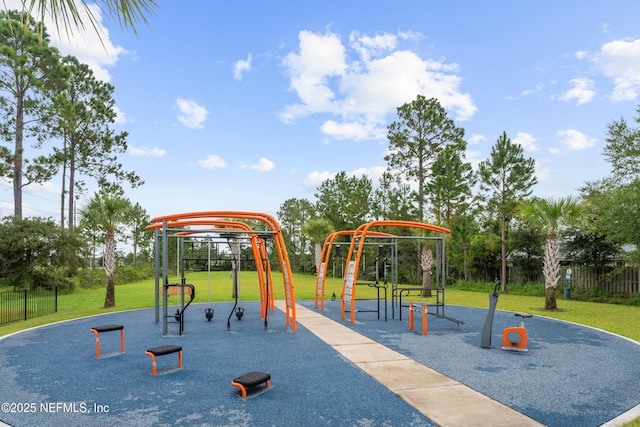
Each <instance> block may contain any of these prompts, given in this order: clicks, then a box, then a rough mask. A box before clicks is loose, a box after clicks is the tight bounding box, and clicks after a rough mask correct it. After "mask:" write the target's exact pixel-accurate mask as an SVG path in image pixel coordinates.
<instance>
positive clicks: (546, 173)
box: [535, 161, 552, 182]
mask: <svg viewBox="0 0 640 427" xmlns="http://www.w3.org/2000/svg"><path fill="white" fill-rule="evenodd" d="M551 173H552V170H551V169H549V168H544V167H542V166H541V165H540V162H538V161H536V163H535V175H536V178H537V179H538V181H540V182H544V181H549V180H550V179H551Z"/></svg>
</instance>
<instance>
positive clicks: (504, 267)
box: [500, 214, 507, 292]
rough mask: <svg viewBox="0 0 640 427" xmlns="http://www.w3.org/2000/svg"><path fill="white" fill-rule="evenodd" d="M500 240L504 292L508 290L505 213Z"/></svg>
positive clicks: (501, 279) (501, 278)
mask: <svg viewBox="0 0 640 427" xmlns="http://www.w3.org/2000/svg"><path fill="white" fill-rule="evenodd" d="M500 242H501V246H502V251H501V256H500V283H502V292H506V291H507V218H506V216H505V215H504V214H502V227H501V230H500Z"/></svg>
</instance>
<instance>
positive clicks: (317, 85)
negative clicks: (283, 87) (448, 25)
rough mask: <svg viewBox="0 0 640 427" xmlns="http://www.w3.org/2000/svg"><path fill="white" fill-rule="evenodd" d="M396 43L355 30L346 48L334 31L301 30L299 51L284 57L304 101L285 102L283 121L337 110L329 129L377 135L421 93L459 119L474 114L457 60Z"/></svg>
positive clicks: (336, 134) (335, 133)
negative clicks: (426, 54)
mask: <svg viewBox="0 0 640 427" xmlns="http://www.w3.org/2000/svg"><path fill="white" fill-rule="evenodd" d="M400 38H401V39H403V40H404V39H405V38H406V35H404V36H401V37H400ZM397 44H398V36H396V35H393V34H388V33H385V34H379V35H376V36H368V35H361V34H359V33H357V32H353V33H351V35H350V38H349V48H350V49H347V47H345V45H343V43H342V41H341V40H340V38H339V36H338V35H336V34H334V33H330V32H329V33H326V34H316V33H313V32H310V31H301V32H300V34H299V46H298V51H297V52H290V53H289V54H288V55H287V56H286V58H285V59H284V61H283V66H284V67H285V70H286V72H287V74H288V76H289V77H290V88H291V89H292V90H293V91H295V92H296V94H297V96H298V98H299V101H300V102H298V103H294V104H289V105H287V106H285V107H284V109H283V110H282V112H281V114H280V118H281V120H282V121H284V122H287V123H291V122H293V121H295V120H297V119H300V118H302V117H305V116H308V115H310V114H317V113H324V114H333V115H336V116H338V117H340V120H327V121H325V123H324V125H323V126H322V129H321V130H322V131H323V132H324V133H325V134H327V135H329V136H331V137H333V138H336V139H346V138H349V139H352V138H358V139H365V138H371V139H377V138H384V136H385V135H386V122H387V120H386V115H388V114H391V113H395V111H396V109H397V108H398V107H399V106H401V105H403V104H405V103H407V102H411V101H413V100H414V99H415V97H416V95H417V94H421V95H424V96H425V97H427V98H431V97H433V98H437V99H438V100H439V102H440V104H441V105H442V106H443V107H444V108H446V109H448V110H449V111H452V112H453V113H455V114H456V115H457V119H458V120H466V119H469V118H471V117H472V116H473V115H474V114H475V112H476V110H477V108H476V106H475V105H474V104H473V101H472V99H471V96H470V95H469V94H465V93H462V92H461V91H460V89H459V88H460V85H461V79H460V77H459V76H458V75H457V72H458V71H459V70H458V66H457V65H456V64H446V63H445V62H444V61H442V60H439V61H435V60H427V59H422V58H420V57H419V56H418V55H417V54H415V53H414V52H411V51H408V50H399V49H398V47H397Z"/></svg>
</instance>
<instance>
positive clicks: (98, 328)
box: [91, 325, 124, 359]
mask: <svg viewBox="0 0 640 427" xmlns="http://www.w3.org/2000/svg"><path fill="white" fill-rule="evenodd" d="M110 331H120V353H124V326H122V325H104V326H94V327H93V328H91V332H93V333H94V334H96V359H100V333H101V332H110Z"/></svg>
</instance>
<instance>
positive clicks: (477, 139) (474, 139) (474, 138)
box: [468, 133, 487, 144]
mask: <svg viewBox="0 0 640 427" xmlns="http://www.w3.org/2000/svg"><path fill="white" fill-rule="evenodd" d="M486 139H487V138H485V136H484V135H480V134H477V133H474V134H473V135H471V136H470V137H469V141H468V142H469V144H480V143H481V142H482V141H485V140H486Z"/></svg>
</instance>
